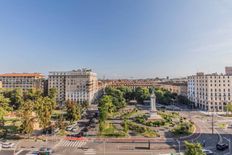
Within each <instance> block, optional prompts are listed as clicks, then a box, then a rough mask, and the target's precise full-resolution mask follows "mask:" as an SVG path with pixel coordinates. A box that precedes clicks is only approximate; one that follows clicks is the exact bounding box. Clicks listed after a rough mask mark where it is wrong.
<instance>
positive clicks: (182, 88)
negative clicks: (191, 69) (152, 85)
mask: <svg viewBox="0 0 232 155" xmlns="http://www.w3.org/2000/svg"><path fill="white" fill-rule="evenodd" d="M158 87H159V88H163V89H166V90H168V91H170V92H172V93H176V94H177V95H181V96H187V92H188V88H187V82H183V83H174V82H164V83H159V86H158Z"/></svg>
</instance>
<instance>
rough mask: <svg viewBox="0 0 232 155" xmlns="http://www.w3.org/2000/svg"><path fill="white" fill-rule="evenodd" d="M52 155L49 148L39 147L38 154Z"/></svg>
mask: <svg viewBox="0 0 232 155" xmlns="http://www.w3.org/2000/svg"><path fill="white" fill-rule="evenodd" d="M44 153H45V154H49V155H50V154H52V153H53V150H52V149H51V148H48V147H41V148H40V149H39V154H44Z"/></svg>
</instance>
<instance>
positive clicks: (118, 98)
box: [106, 87, 191, 108]
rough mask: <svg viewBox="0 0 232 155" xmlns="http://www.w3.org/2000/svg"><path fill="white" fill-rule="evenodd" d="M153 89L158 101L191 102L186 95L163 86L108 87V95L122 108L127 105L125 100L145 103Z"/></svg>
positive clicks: (162, 102)
mask: <svg viewBox="0 0 232 155" xmlns="http://www.w3.org/2000/svg"><path fill="white" fill-rule="evenodd" d="M153 90H155V91H154V92H155V95H156V98H157V102H158V103H161V104H170V103H173V102H174V101H178V102H180V103H185V104H191V103H190V101H189V100H188V99H187V98H186V97H184V96H178V95H177V94H176V93H171V92H170V91H168V90H165V89H162V88H156V89H154V88H144V87H137V88H135V89H133V88H130V87H118V88H112V87H107V88H106V95H110V96H112V97H113V102H114V105H116V107H117V108H122V107H124V106H125V105H126V102H125V101H127V102H128V101H130V100H137V102H138V103H143V101H144V100H148V99H149V98H150V94H151V93H152V91H153Z"/></svg>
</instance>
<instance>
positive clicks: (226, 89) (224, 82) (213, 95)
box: [188, 73, 232, 112]
mask: <svg viewBox="0 0 232 155" xmlns="http://www.w3.org/2000/svg"><path fill="white" fill-rule="evenodd" d="M231 94H232V75H227V74H225V75H224V74H217V73H213V74H204V73H197V74H196V75H192V76H189V77H188V99H189V100H190V101H192V102H194V103H195V106H197V107H199V108H201V109H203V110H206V111H215V112H225V106H226V105H227V104H228V103H230V102H232V97H231Z"/></svg>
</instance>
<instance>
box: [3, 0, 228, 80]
mask: <svg viewBox="0 0 232 155" xmlns="http://www.w3.org/2000/svg"><path fill="white" fill-rule="evenodd" d="M231 19H232V1H231V0H204V1H203V0H188V1H186V0H39V1H36V0H20V1H18V0H0V58H1V59H0V73H6V72H7V73H9V72H41V73H43V74H48V72H49V71H69V70H73V69H79V68H91V69H93V71H94V72H96V73H97V74H98V77H99V78H102V77H103V76H105V77H106V78H154V77H166V76H170V77H183V76H187V75H191V74H195V73H196V72H200V71H203V72H206V73H211V72H219V73H222V72H224V67H225V66H232V20H231Z"/></svg>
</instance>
